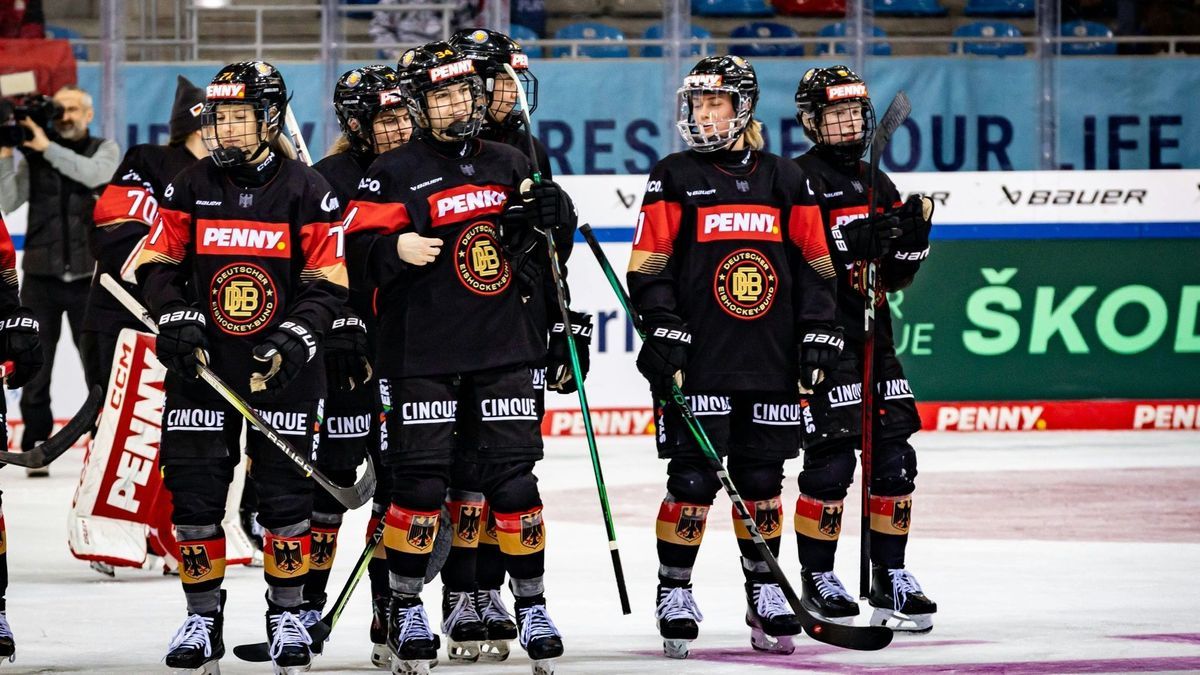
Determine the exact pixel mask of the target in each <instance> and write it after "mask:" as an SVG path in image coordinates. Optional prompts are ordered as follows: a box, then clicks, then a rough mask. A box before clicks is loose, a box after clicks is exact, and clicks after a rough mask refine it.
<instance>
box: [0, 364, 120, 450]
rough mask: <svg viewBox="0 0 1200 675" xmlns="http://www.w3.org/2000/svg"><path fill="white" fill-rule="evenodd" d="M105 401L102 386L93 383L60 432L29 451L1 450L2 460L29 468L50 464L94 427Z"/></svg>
mask: <svg viewBox="0 0 1200 675" xmlns="http://www.w3.org/2000/svg"><path fill="white" fill-rule="evenodd" d="M103 403H104V392H103V391H102V390H101V389H100V387H98V386H96V385H93V386H92V389H91V391H90V392H89V393H88V397H87V400H85V401H84V402H83V405H82V406H80V408H79V410H78V411H76V412H75V416H74V417H72V418H71V419H70V421H68V422H67V423H66V424H64V425H63V427H62V428H61V429H59V430H58V433H56V434H54V435H53V436H51V437H50V438H47V439H46V440H45V441H42V442H41V443H38V444H37V446H36V447H35V448H33V449H32V450H29V451H27V452H0V462H3V463H4V464H16V465H17V466H23V467H26V468H28V469H40V468H42V467H44V466H48V465H49V464H50V462H53V461H54V460H56V459H58V458H59V457H60V456H62V454H63V453H65V452H66V451H67V450H70V449H71V446H73V445H75V441H77V440H79V437H80V436H82V435H84V434H86V433H87V432H88V430H89V429H91V428H92V425H93V424H95V423H96V418H97V417H98V416H99V415H100V406H101V404H103Z"/></svg>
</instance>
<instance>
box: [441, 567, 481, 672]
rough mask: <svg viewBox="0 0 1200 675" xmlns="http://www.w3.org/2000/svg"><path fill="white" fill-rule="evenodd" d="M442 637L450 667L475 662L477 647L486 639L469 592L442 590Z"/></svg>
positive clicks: (476, 659) (472, 597)
mask: <svg viewBox="0 0 1200 675" xmlns="http://www.w3.org/2000/svg"><path fill="white" fill-rule="evenodd" d="M442 634H443V635H445V636H446V641H447V643H448V644H447V645H446V653H447V655H448V656H449V657H450V661H451V663H454V662H466V663H474V662H475V661H478V660H479V649H480V647H479V643H480V642H481V641H483V640H486V639H487V637H488V631H487V626H485V625H484V623H483V620H482V619H480V618H479V612H478V611H476V608H475V594H474V593H473V592H471V591H451V590H450V589H448V588H446V587H444V586H443V587H442Z"/></svg>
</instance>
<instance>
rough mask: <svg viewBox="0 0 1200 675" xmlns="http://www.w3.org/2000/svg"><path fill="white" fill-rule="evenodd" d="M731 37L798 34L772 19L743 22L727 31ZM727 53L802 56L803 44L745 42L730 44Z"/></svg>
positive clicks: (785, 36) (798, 35) (791, 36)
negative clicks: (743, 43)
mask: <svg viewBox="0 0 1200 675" xmlns="http://www.w3.org/2000/svg"><path fill="white" fill-rule="evenodd" d="M729 37H731V38H796V37H800V34H799V33H797V32H796V31H794V30H792V29H791V28H790V27H789V26H785V25H783V24H781V23H775V22H774V21H754V22H752V23H744V24H742V25H740V26H738V27H737V28H734V29H733V31H732V32H730V33H729ZM729 53H730V54H732V55H734V56H745V57H759V56H804V45H777V44H745V45H730V46H729Z"/></svg>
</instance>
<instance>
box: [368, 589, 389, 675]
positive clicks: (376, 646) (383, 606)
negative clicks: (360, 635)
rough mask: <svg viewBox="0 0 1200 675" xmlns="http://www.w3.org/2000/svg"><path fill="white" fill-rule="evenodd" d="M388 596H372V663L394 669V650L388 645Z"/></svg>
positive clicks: (377, 666) (384, 668)
mask: <svg viewBox="0 0 1200 675" xmlns="http://www.w3.org/2000/svg"><path fill="white" fill-rule="evenodd" d="M388 602H389V600H388V597H387V596H384V595H377V596H375V597H373V598H371V630H370V635H371V664H372V665H374V666H375V667H376V668H379V669H380V670H391V669H392V652H391V651H390V650H389V649H388V646H387V625H388V624H387V617H388Z"/></svg>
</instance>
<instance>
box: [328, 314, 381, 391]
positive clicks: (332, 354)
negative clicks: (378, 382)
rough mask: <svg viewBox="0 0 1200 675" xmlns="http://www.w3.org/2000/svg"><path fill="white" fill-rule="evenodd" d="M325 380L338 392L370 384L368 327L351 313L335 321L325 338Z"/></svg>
mask: <svg viewBox="0 0 1200 675" xmlns="http://www.w3.org/2000/svg"><path fill="white" fill-rule="evenodd" d="M325 379H326V381H328V382H329V384H330V385H332V386H333V388H334V389H336V390H338V391H353V390H354V388H355V387H357V386H359V385H363V384H366V383H367V382H370V381H371V355H370V347H369V345H368V344H367V324H366V323H364V322H363V320H362V319H360V318H358V317H357V316H354V314H352V313H350V312H345V315H344V316H341V317H338V318H337V319H334V321H333V325H332V326H330V328H329V333H328V334H327V335H326V336H325Z"/></svg>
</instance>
